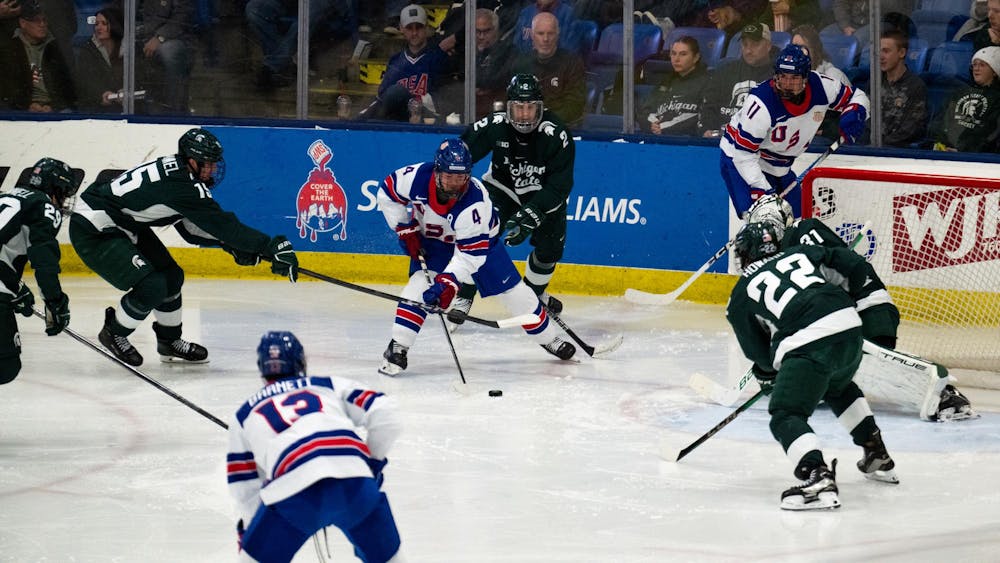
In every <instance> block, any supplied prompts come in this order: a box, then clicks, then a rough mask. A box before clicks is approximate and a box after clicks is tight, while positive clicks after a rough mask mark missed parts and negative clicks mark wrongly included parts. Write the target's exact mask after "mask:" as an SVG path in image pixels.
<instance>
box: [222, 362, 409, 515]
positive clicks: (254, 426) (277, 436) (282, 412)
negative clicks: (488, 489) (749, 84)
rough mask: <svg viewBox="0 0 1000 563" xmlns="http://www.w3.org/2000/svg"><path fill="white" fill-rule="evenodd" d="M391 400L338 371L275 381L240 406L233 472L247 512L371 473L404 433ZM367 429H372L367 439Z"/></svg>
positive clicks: (232, 443) (232, 432) (230, 461)
mask: <svg viewBox="0 0 1000 563" xmlns="http://www.w3.org/2000/svg"><path fill="white" fill-rule="evenodd" d="M392 407H393V405H392V403H391V399H390V398H389V397H386V396H385V395H383V394H382V393H379V392H376V391H372V390H370V389H366V388H364V387H362V386H361V385H360V384H359V383H357V382H355V381H352V380H349V379H345V378H338V377H297V378H287V379H280V380H277V381H273V382H271V383H269V384H268V385H267V386H265V387H264V388H263V389H261V390H260V391H258V392H257V393H256V394H255V395H254V396H252V397H250V399H249V400H247V401H246V402H245V403H243V405H242V406H240V408H239V409H238V410H237V411H236V415H235V421H234V423H232V424H230V426H229V451H228V453H227V455H226V473H227V482H228V483H229V489H230V492H231V493H232V494H233V496H234V497H235V498H236V500H237V502H238V505H239V512H240V517H241V518H243V521H244V522H249V521H250V519H251V518H252V517H253V514H254V512H255V511H256V509H257V505H258V495H259V498H260V500H262V501H263V502H264V503H265V504H268V505H270V504H274V503H276V502H278V501H280V500H283V499H286V498H288V497H290V496H292V495H294V494H295V493H298V492H299V491H302V490H303V489H305V488H306V487H308V486H310V485H312V484H313V483H315V482H316V481H319V480H320V479H325V478H328V477H333V478H344V479H346V478H351V477H371V476H372V473H371V469H369V466H368V460H369V459H370V458H375V459H385V458H386V455H387V454H388V452H389V448H390V447H391V446H392V444H393V442H395V440H396V438H397V437H398V436H399V434H400V431H401V426H400V424H399V421H398V419H397V417H396V415H395V413H394V409H393V408H392ZM359 428H364V429H366V430H367V436H366V438H365V439H362V438H361V436H359V435H358V433H357V431H358V429H359Z"/></svg>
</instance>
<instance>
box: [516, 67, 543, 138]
mask: <svg viewBox="0 0 1000 563" xmlns="http://www.w3.org/2000/svg"><path fill="white" fill-rule="evenodd" d="M544 109H545V108H544V103H543V101H542V87H541V85H540V84H539V82H538V79H537V78H535V75H533V74H527V73H522V74H515V75H514V77H513V78H511V79H510V84H509V85H508V86H507V121H509V122H510V124H511V125H513V126H514V129H516V130H517V131H518V132H519V133H531V132H532V131H534V130H535V128H536V127H538V124H539V123H541V122H542V111H543V110H544Z"/></svg>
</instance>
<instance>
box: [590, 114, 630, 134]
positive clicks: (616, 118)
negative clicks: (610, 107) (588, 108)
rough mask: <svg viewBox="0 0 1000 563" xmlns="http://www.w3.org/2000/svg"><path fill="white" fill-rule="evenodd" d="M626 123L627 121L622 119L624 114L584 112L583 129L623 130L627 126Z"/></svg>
mask: <svg viewBox="0 0 1000 563" xmlns="http://www.w3.org/2000/svg"><path fill="white" fill-rule="evenodd" d="M624 124H625V122H624V120H622V116H620V115H612V114H603V113H585V114H583V129H588V130H604V131H621V130H622V129H624V128H625V127H624Z"/></svg>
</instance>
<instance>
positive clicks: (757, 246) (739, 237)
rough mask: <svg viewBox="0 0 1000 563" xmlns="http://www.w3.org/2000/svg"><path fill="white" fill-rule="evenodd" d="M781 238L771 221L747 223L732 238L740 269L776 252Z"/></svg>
mask: <svg viewBox="0 0 1000 563" xmlns="http://www.w3.org/2000/svg"><path fill="white" fill-rule="evenodd" d="M780 241H781V239H779V238H778V233H777V232H775V229H774V225H772V224H771V223H747V224H746V225H745V226H744V227H743V228H742V229H740V232H738V233H736V238H734V239H733V251H734V252H735V253H736V258H737V260H739V263H740V269H746V267H747V266H748V265H750V264H752V263H754V262H756V261H757V260H760V259H762V258H767V257H768V256H771V255H774V254H777V253H778V250H779V248H778V246H779V244H780Z"/></svg>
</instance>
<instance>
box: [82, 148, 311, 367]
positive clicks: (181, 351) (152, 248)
mask: <svg viewBox="0 0 1000 563" xmlns="http://www.w3.org/2000/svg"><path fill="white" fill-rule="evenodd" d="M224 174H225V161H224V160H223V158H222V143H220V142H219V140H218V139H217V138H216V137H215V135H213V134H212V133H211V132H209V131H206V130H204V129H191V130H189V131H187V132H186V133H184V135H183V136H182V137H181V138H180V140H179V142H178V149H177V154H174V155H170V156H164V157H160V158H157V159H156V160H153V161H151V162H147V163H144V164H141V165H139V166H137V167H135V168H133V169H131V170H127V171H125V172H123V173H122V174H120V175H119V176H117V177H116V178H113V179H112V180H110V181H107V182H95V183H93V184H91V185H90V186H87V188H86V189H85V190H83V192H82V193H81V194H80V198H79V201H78V202H77V205H76V209H75V210H74V213H73V216H72V218H71V219H70V225H69V236H70V241H71V242H72V243H73V248H74V249H75V250H76V252H77V254H79V255H80V258H81V259H82V260H83V262H84V264H86V265H87V266H88V267H89V268H90V269H92V270H93V271H94V272H96V273H97V274H98V275H100V276H101V277H102V278H104V280H105V281H107V282H108V283H110V284H111V285H113V286H114V287H115V288H117V289H119V290H120V291H124V292H126V293H125V295H124V296H122V298H121V300H120V301H119V303H118V306H117V308H113V307H108V308H107V309H106V310H105V320H104V327H103V328H102V329H101V332H100V333H99V334H98V340H100V342H101V344H102V345H104V347H106V348H107V349H108V350H110V351H111V352H112V353H113V354H114V355H115V357H117V358H118V359H119V360H121V361H123V362H125V363H127V364H129V365H132V366H139V365H142V355H141V354H139V352H138V351H137V350H136V349H135V347H134V346H132V344H131V343H130V342H129V341H128V336H129V335H130V334H132V332H133V331H135V329H136V328H138V327H139V325H140V324H141V323H142V321H143V320H145V318H146V317H147V316H149V314H150V312H152V313H153V315H154V316H155V318H156V322H154V323H153V331H154V332H155V333H156V341H157V345H156V350H157V353H158V354H159V355H160V360H161V361H164V362H191V363H201V362H207V361H208V351H207V350H206V349H205V347H204V346H201V345H200V344H196V343H194V342H188V341H187V340H184V339H183V338H181V288H182V286H183V284H184V270H182V269H181V267H180V266H178V265H177V262H175V261H174V259H173V257H171V255H170V252H169V251H168V250H167V247H166V246H164V244H163V242H161V241H160V239H159V238H158V237H157V236H156V234H155V233H154V231H153V227H162V226H168V225H173V226H174V228H175V229H176V230H177V232H178V234H180V235H181V237H182V238H184V240H186V241H187V242H189V243H192V244H196V245H199V246H209V247H221V248H222V249H223V250H225V251H226V252H229V253H230V254H232V255H233V257H234V258H235V260H236V263H237V264H240V265H243V266H252V265H256V264H257V263H258V262H259V261H260V259H261V257H263V258H265V259H267V260H270V261H271V271H272V272H274V273H275V274H278V275H284V276H288V277H289V279H290V280H291V281H293V282H294V281H296V280H297V279H298V265H299V264H298V259H297V258H296V256H295V252H294V251H293V250H292V244H291V243H290V242H289V241H288V239H287V238H285V237H284V236H282V235H278V236H274V237H271V236H268V235H266V234H264V233H262V232H260V231H258V230H256V229H254V228H251V227H248V226H247V225H244V224H243V223H242V222H240V220H239V219H238V218H237V217H236V215H235V214H233V213H232V212H229V211H225V210H224V209H222V207H220V206H219V204H218V203H217V202H216V201H215V200H214V199H213V198H212V191H211V190H212V188H213V187H215V186H216V185H218V184H219V182H221V181H222V178H223V176H224Z"/></svg>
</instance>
